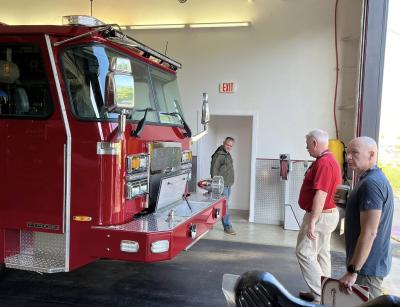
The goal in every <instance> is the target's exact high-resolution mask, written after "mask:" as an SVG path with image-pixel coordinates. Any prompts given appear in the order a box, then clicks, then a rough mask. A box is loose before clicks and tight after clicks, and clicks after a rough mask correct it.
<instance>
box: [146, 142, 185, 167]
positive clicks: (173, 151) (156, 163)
mask: <svg viewBox="0 0 400 307" xmlns="http://www.w3.org/2000/svg"><path fill="white" fill-rule="evenodd" d="M181 159H182V145H181V144H180V143H175V142H162V143H161V142H160V143H154V144H153V146H152V150H151V153H150V170H151V172H152V173H155V172H163V171H165V170H172V169H174V168H175V169H176V168H177V167H179V166H180V165H181Z"/></svg>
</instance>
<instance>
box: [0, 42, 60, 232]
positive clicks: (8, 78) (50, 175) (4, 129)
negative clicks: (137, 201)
mask: <svg viewBox="0 0 400 307" xmlns="http://www.w3.org/2000/svg"><path fill="white" fill-rule="evenodd" d="M50 71H51V70H50V65H49V55H48V52H47V49H46V45H45V40H44V36H43V35H41V36H32V35H26V36H22V35H13V36H11V35H10V36H6V35H0V154H1V162H0V171H1V184H0V195H1V202H0V228H9V229H25V230H32V231H46V232H55V233H62V232H63V228H64V223H63V217H64V205H63V203H64V151H65V150H64V147H65V143H66V133H65V128H64V125H63V121H62V118H61V116H60V111H59V103H58V101H57V98H56V97H57V96H56V95H55V94H56V91H55V86H54V80H53V78H52V75H51V74H50Z"/></svg>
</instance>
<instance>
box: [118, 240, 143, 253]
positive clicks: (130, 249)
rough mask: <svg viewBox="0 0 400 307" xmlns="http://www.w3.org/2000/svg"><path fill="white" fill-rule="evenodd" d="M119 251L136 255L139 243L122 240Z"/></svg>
mask: <svg viewBox="0 0 400 307" xmlns="http://www.w3.org/2000/svg"><path fill="white" fill-rule="evenodd" d="M120 249H121V251H122V252H127V253H137V252H138V251H139V243H138V242H136V241H130V240H122V241H121V244H120Z"/></svg>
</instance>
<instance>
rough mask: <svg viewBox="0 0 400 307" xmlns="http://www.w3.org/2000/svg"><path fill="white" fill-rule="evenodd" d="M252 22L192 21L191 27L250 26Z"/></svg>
mask: <svg viewBox="0 0 400 307" xmlns="http://www.w3.org/2000/svg"><path fill="white" fill-rule="evenodd" d="M248 26H250V22H218V23H192V24H190V25H189V27H190V28H230V27H248Z"/></svg>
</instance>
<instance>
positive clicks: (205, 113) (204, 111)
mask: <svg viewBox="0 0 400 307" xmlns="http://www.w3.org/2000/svg"><path fill="white" fill-rule="evenodd" d="M209 122H210V109H209V107H208V94H207V93H203V106H202V108H201V124H202V125H207V124H208V123H209Z"/></svg>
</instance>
